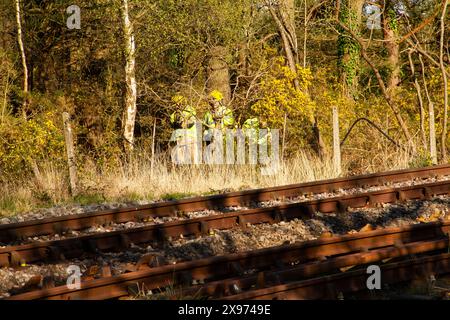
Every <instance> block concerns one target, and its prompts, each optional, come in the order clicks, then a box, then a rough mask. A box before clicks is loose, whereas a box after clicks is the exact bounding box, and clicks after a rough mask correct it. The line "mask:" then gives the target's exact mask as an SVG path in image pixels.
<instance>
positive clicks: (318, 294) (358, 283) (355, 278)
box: [222, 253, 450, 300]
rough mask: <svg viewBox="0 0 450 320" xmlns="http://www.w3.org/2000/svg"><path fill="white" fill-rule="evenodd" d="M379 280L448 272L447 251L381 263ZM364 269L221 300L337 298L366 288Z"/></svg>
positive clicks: (390, 281) (408, 279)
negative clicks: (382, 264)
mask: <svg viewBox="0 0 450 320" xmlns="http://www.w3.org/2000/svg"><path fill="white" fill-rule="evenodd" d="M380 268H381V275H382V283H383V284H384V285H386V284H394V283H399V282H406V281H411V280H413V279H415V278H418V277H422V278H423V279H424V280H425V279H428V278H429V277H430V276H432V275H433V276H438V275H442V274H448V273H450V254H449V253H444V254H439V255H433V256H425V257H421V258H413V259H408V260H406V261H402V262H397V263H389V264H386V265H384V266H380ZM367 277H368V275H367V270H365V269H362V270H355V271H351V272H346V273H341V274H333V275H329V276H324V277H318V278H316V279H310V280H305V281H298V282H293V283H289V284H284V285H277V286H273V287H269V288H264V289H259V290H253V291H249V292H244V293H240V294H236V295H231V296H227V297H223V298H222V299H223V300H256V299H258V300H268V299H277V300H303V299H308V300H313V299H336V298H337V296H338V293H340V292H341V293H348V292H357V291H362V290H368V288H367Z"/></svg>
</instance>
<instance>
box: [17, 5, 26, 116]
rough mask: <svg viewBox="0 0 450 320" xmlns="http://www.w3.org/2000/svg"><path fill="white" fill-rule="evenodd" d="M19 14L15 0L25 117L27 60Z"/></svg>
mask: <svg viewBox="0 0 450 320" xmlns="http://www.w3.org/2000/svg"><path fill="white" fill-rule="evenodd" d="M21 20H22V18H21V12H20V0H16V22H17V42H18V43H19V49H20V56H21V60H22V68H23V93H24V95H25V98H24V100H23V115H24V117H26V106H27V94H28V67H27V59H26V56H25V48H24V45H23V39H22V22H21Z"/></svg>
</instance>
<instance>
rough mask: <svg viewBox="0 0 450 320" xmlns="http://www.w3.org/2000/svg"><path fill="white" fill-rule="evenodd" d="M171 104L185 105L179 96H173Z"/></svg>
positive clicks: (184, 100) (183, 98) (183, 99)
mask: <svg viewBox="0 0 450 320" xmlns="http://www.w3.org/2000/svg"><path fill="white" fill-rule="evenodd" d="M172 102H174V103H176V104H180V103H185V102H186V98H185V97H183V96H182V95H180V94H177V95H174V96H173V97H172Z"/></svg>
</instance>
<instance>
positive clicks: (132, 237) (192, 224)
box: [0, 181, 450, 266]
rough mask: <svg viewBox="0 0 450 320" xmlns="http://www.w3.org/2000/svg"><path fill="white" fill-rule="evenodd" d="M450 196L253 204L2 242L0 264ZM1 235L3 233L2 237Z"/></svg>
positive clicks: (432, 192) (377, 194) (443, 185)
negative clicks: (107, 229)
mask: <svg viewBox="0 0 450 320" xmlns="http://www.w3.org/2000/svg"><path fill="white" fill-rule="evenodd" d="M448 194H450V181H446V182H436V183H430V184H423V185H415V186H408V187H402V188H389V189H383V190H380V191H374V192H369V193H362V194H352V195H348V196H342V197H334V198H329V199H322V200H312V201H306V202H300V203H292V204H286V205H280V206H273V207H267V208H257V209H250V210H244V211H237V212H231V213H224V214H221V215H213V216H207V217H202V218H195V219H187V220H181V221H174V222H168V223H163V224H153V225H149V226H145V227H140V228H131V229H126V230H120V231H113V232H106V233H96V234H90V235H84V236H80V237H75V238H67V239H64V240H53V241H36V242H34V243H30V244H25V245H18V246H7V247H5V248H1V249H0V266H17V265H21V264H24V263H33V262H37V261H45V260H50V261H56V260H61V259H65V258H69V259H70V258H77V257H80V256H81V255H82V254H84V253H92V254H95V253H96V252H98V251H117V250H126V249H128V248H129V247H130V245H131V244H137V245H139V244H145V243H152V242H155V241H156V242H164V241H167V240H168V239H171V238H177V237H180V236H191V235H196V236H200V235H206V234H208V233H210V232H211V230H224V229H232V228H235V227H241V228H243V229H245V228H247V227H248V225H249V224H261V223H277V222H281V221H287V220H292V219H295V218H311V217H313V216H314V214H315V213H316V212H321V213H325V214H326V213H336V212H345V211H346V210H347V209H348V208H365V207H373V206H376V205H377V204H385V203H395V202H397V201H405V200H415V199H420V200H430V199H432V197H433V196H439V195H445V196H447V195H448ZM3 237H5V235H3Z"/></svg>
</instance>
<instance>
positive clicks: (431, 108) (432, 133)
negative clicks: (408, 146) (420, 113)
mask: <svg viewBox="0 0 450 320" xmlns="http://www.w3.org/2000/svg"><path fill="white" fill-rule="evenodd" d="M419 60H420V64H421V66H422V80H423V86H424V88H425V95H426V97H427V101H428V123H429V129H430V156H431V161H432V163H433V164H437V148H436V124H435V119H434V105H433V102H432V101H431V97H430V93H429V92H428V85H427V80H426V78H425V64H424V63H423V59H422V55H420V54H419Z"/></svg>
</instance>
